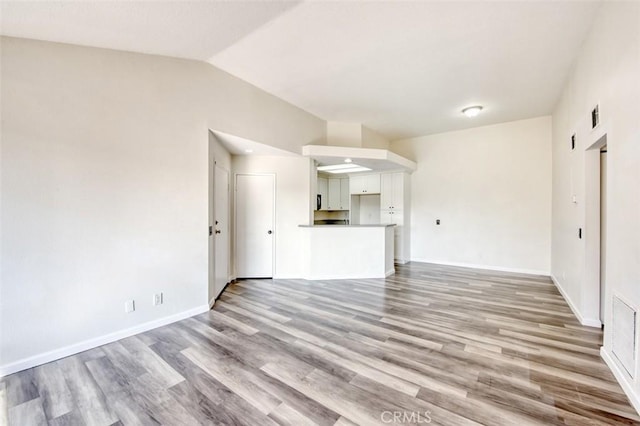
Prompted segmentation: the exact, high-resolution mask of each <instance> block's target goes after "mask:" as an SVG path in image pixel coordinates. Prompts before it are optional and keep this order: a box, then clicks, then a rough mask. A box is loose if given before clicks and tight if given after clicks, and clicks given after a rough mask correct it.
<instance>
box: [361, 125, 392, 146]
mask: <svg viewBox="0 0 640 426" xmlns="http://www.w3.org/2000/svg"><path fill="white" fill-rule="evenodd" d="M362 147H363V148H377V149H389V140H388V139H387V138H385V137H384V136H382V135H381V134H380V133H378V132H376V131H374V130H372V129H370V128H368V127H366V126H362Z"/></svg>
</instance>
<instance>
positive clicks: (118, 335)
mask: <svg viewBox="0 0 640 426" xmlns="http://www.w3.org/2000/svg"><path fill="white" fill-rule="evenodd" d="M208 310H209V306H208V305H204V306H199V307H197V308H193V309H190V310H188V311H184V312H179V313H177V314H174V315H170V316H168V317H164V318H159V319H157V320H153V321H149V322H145V323H143V324H140V325H136V326H135V327H131V328H126V329H124V330H120V331H116V332H114V333H109V334H106V335H104V336H100V337H95V338H93V339H89V340H85V341H83V342H79V343H75V344H73V345H69V346H65V347H63V348H59V349H54V350H52V351H49V352H44V353H41V354H38V355H34V356H30V357H29V358H24V359H21V360H19V361H15V362H12V363H10V364H5V365H2V366H0V377H4V376H7V375H9V374H13V373H17V372H18V371H22V370H26V369H27V368H31V367H35V366H38V365H42V364H46V363H48V362H51V361H56V360H58V359H61V358H65V357H68V356H70V355H75V354H77V353H79V352H84V351H86V350H89V349H93V348H97V347H98V346H102V345H106V344H107V343H111V342H115V341H116V340H120V339H124V338H126V337H129V336H133V335H134V334H139V333H144V332H145V331H149V330H152V329H154V328H158V327H162V326H163V325H167V324H171V323H173V322H176V321H180V320H183V319H185V318H189V317H192V316H194V315H198V314H201V313H203V312H207V311H208Z"/></svg>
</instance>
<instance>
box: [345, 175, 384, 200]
mask: <svg viewBox="0 0 640 426" xmlns="http://www.w3.org/2000/svg"><path fill="white" fill-rule="evenodd" d="M349 190H350V192H351V194H354V195H360V194H379V193H380V174H370V175H355V176H351V177H350V178H349Z"/></svg>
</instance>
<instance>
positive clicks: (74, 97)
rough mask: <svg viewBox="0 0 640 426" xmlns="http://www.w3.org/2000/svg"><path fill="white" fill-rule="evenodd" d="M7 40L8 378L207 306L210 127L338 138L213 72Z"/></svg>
mask: <svg viewBox="0 0 640 426" xmlns="http://www.w3.org/2000/svg"><path fill="white" fill-rule="evenodd" d="M1 40H2V41H1V42H2V46H1V47H2V49H1V50H2V52H1V55H2V56H1V59H2V62H1V66H2V69H1V73H0V74H1V102H2V104H1V107H2V129H1V135H0V136H1V141H2V142H1V143H2V145H1V161H2V163H1V179H2V180H1V184H2V191H1V198H0V200H1V211H0V214H1V230H2V235H1V236H0V243H1V247H2V259H1V261H0V262H1V264H0V267H1V273H0V274H1V275H0V279H1V282H0V296H1V297H0V298H1V303H2V306H1V312H0V334H1V339H0V340H1V343H0V344H1V347H0V374H2V373H6V372H7V371H15V370H17V369H21V368H25V367H28V366H30V365H34V364H37V363H41V362H46V361H48V360H50V359H54V358H56V357H59V356H63V355H66V354H68V353H69V352H73V351H77V350H82V349H85V348H86V347H90V346H92V345H95V344H98V343H101V342H103V341H104V340H105V339H107V340H108V339H115V338H118V337H121V336H122V335H123V334H126V333H129V332H134V331H136V330H140V328H141V327H142V328H144V327H146V326H149V325H150V324H156V325H157V324H158V323H159V322H162V321H168V320H172V319H176V318H178V317H180V316H184V315H188V314H192V313H194V312H197V311H199V310H202V309H206V308H207V225H208V207H207V202H208V201H207V200H208V185H207V169H208V154H207V150H208V129H216V130H220V131H224V132H227V133H230V134H234V135H238V136H241V137H244V138H247V139H251V140H256V141H259V142H262V143H267V144H270V145H272V146H275V147H278V148H282V149H285V150H289V151H292V152H300V147H301V146H303V145H306V144H309V143H323V142H324V139H325V132H326V127H325V122H324V121H322V120H320V119H318V118H316V117H314V116H312V115H309V114H308V113H306V112H304V111H302V110H300V109H298V108H296V107H294V106H292V105H290V104H287V103H285V102H284V101H281V100H279V99H277V98H275V97H273V96H271V95H269V94H267V93H265V92H262V91H260V90H258V89H257V88H255V87H254V86H251V85H249V84H247V83H244V82H242V81H241V80H239V79H237V78H235V77H232V76H230V75H229V74H226V73H224V72H222V71H220V70H218V69H216V68H213V67H212V66H210V65H208V64H204V63H199V62H195V61H188V60H180V59H172V58H164V57H158V56H150V55H141V54H134V53H125V52H117V51H111V50H103V49H94V48H86V47H78V46H70V45H63V44H55V43H47V42H39V41H30V40H23V39H15V38H2V39H1ZM304 201H305V202H306V203H308V198H307V197H306V196H305V198H304ZM158 291H162V292H164V304H163V305H162V306H159V307H154V306H152V303H151V301H152V295H153V293H154V292H158ZM127 299H135V301H136V303H137V305H136V306H137V309H136V311H135V312H134V313H130V314H125V312H124V302H125V300H127ZM105 336H107V337H105ZM92 339H94V340H92Z"/></svg>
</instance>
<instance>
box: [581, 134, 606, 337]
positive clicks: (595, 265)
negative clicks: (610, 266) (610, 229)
mask: <svg viewBox="0 0 640 426" xmlns="http://www.w3.org/2000/svg"><path fill="white" fill-rule="evenodd" d="M606 162H607V135H606V133H604V134H602V135H601V136H600V137H599V138H598V139H597V140H596V141H595V142H594V143H593V144H591V146H589V147H588V148H587V150H586V151H585V224H584V225H585V232H584V238H585V246H584V248H585V282H584V292H583V294H582V301H583V306H584V313H583V314H584V317H585V319H586V322H585V324H586V325H591V326H597V327H604V326H605V325H606V321H607V318H608V307H607V297H608V292H607V282H606V275H607V273H606V272H607V268H606V264H607V163H606Z"/></svg>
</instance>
